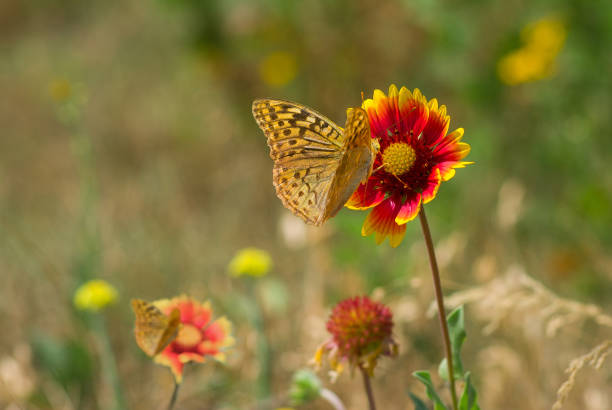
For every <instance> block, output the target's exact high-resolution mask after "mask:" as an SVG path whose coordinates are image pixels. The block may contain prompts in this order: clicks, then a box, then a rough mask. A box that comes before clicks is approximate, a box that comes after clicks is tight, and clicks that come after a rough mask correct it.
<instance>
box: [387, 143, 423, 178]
mask: <svg viewBox="0 0 612 410" xmlns="http://www.w3.org/2000/svg"><path fill="white" fill-rule="evenodd" d="M382 159H383V167H384V169H385V171H387V172H388V173H390V174H393V175H402V174H405V173H406V172H408V171H409V170H410V167H412V164H414V161H415V160H416V152H414V148H412V147H411V146H410V145H408V144H406V143H405V142H394V143H393V144H391V145H389V146H388V147H387V148H386V149H385V152H383V154H382Z"/></svg>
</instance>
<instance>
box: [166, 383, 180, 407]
mask: <svg viewBox="0 0 612 410" xmlns="http://www.w3.org/2000/svg"><path fill="white" fill-rule="evenodd" d="M179 387H181V385H180V384H178V383H174V391H173V392H172V397H170V403H168V410H172V409H173V408H174V405H175V404H176V398H177V397H178V391H179Z"/></svg>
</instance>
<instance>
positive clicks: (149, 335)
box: [132, 299, 181, 356]
mask: <svg viewBox="0 0 612 410" xmlns="http://www.w3.org/2000/svg"><path fill="white" fill-rule="evenodd" d="M132 310H133V311H134V314H135V315H136V324H135V326H134V336H135V337H136V343H137V344H138V346H139V347H140V348H141V349H142V351H143V352H145V353H146V354H148V355H149V356H155V355H156V354H158V353H159V352H161V351H162V350H164V348H165V347H166V346H167V345H168V344H169V343H170V342H171V341H172V340H174V338H175V337H176V335H177V333H178V330H179V328H180V326H181V314H180V312H179V310H178V309H174V310H173V311H172V312H170V315H165V314H164V313H163V312H162V311H161V310H159V309H158V308H157V307H156V306H155V305H153V304H152V303H149V302H146V301H144V300H142V299H132Z"/></svg>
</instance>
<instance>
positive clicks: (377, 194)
mask: <svg viewBox="0 0 612 410" xmlns="http://www.w3.org/2000/svg"><path fill="white" fill-rule="evenodd" d="M369 182H370V180H368V183H365V184H361V185H359V186H358V187H357V190H356V191H355V192H353V195H351V197H350V198H349V200H348V201H347V202H346V204H344V206H346V207H347V208H349V209H368V208H371V207H373V206H376V205H378V204H380V203H381V202H382V201H383V199H385V193H384V191H381V190H375V189H374V183H369Z"/></svg>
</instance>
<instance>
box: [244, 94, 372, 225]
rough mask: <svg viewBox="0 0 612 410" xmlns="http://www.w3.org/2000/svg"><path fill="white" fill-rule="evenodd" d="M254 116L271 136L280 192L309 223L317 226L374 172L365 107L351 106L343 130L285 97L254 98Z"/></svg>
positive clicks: (278, 191)
mask: <svg viewBox="0 0 612 410" xmlns="http://www.w3.org/2000/svg"><path fill="white" fill-rule="evenodd" d="M253 116H254V117H255V120H256V121H257V124H258V125H259V127H260V128H261V129H262V130H263V132H264V134H265V135H266V137H267V139H268V145H269V147H270V157H271V158H272V160H273V161H274V169H273V173H272V176H273V183H274V187H275V189H276V194H277V196H278V197H279V198H280V199H281V201H282V202H283V204H284V205H285V207H286V208H288V209H289V210H291V211H292V212H293V213H294V214H295V215H297V216H299V217H301V218H302V219H303V220H304V221H305V222H306V223H309V224H312V225H315V226H318V225H321V224H322V223H323V222H325V221H326V220H327V219H329V218H331V217H332V216H334V215H336V214H337V213H338V211H340V209H342V207H343V206H344V204H345V203H346V201H348V199H349V197H350V196H351V194H352V193H353V192H354V191H355V189H357V187H358V186H359V184H360V183H361V182H362V181H366V180H367V178H368V177H369V175H370V173H371V171H372V165H373V163H374V158H375V156H376V152H377V151H376V148H375V145H376V144H375V141H374V140H372V138H371V137H370V128H369V124H368V120H367V114H366V113H365V111H363V110H362V109H361V108H350V109H348V110H347V121H346V127H345V129H344V130H343V129H342V128H340V127H339V126H337V125H336V124H334V122H332V121H331V120H329V119H327V118H326V117H324V116H323V115H321V114H319V113H318V112H316V111H314V110H312V109H310V108H308V107H305V106H303V105H300V104H297V103H292V102H289V101H283V100H271V99H262V100H255V101H254V102H253Z"/></svg>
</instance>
